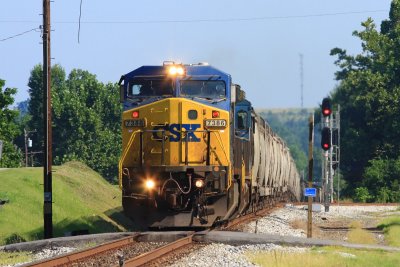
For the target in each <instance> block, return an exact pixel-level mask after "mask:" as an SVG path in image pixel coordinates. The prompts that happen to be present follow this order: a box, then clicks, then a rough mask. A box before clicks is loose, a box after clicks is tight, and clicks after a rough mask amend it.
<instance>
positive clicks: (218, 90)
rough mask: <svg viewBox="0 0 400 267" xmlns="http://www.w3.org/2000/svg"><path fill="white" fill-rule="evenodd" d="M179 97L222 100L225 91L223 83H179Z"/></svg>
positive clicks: (191, 81)
mask: <svg viewBox="0 0 400 267" xmlns="http://www.w3.org/2000/svg"><path fill="white" fill-rule="evenodd" d="M181 95H182V96H187V97H201V98H207V99H224V98H225V97H226V89H225V82H224V81H208V80H207V81H193V80H190V81H181Z"/></svg>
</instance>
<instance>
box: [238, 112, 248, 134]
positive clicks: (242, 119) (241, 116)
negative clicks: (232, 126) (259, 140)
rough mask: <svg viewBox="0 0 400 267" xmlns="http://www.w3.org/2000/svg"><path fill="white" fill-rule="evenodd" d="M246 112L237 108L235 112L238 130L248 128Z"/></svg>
mask: <svg viewBox="0 0 400 267" xmlns="http://www.w3.org/2000/svg"><path fill="white" fill-rule="evenodd" d="M247 116H248V115H247V112H246V111H245V110H239V111H238V113H237V123H238V124H237V128H238V129H239V130H245V129H247V128H249V126H248V125H247V121H248V118H247Z"/></svg>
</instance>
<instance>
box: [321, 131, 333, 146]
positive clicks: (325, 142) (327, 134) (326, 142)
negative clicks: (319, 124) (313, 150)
mask: <svg viewBox="0 0 400 267" xmlns="http://www.w3.org/2000/svg"><path fill="white" fill-rule="evenodd" d="M321 147H322V149H323V150H325V151H328V150H329V149H330V148H331V130H330V129H329V128H328V127H324V128H323V129H322V132H321Z"/></svg>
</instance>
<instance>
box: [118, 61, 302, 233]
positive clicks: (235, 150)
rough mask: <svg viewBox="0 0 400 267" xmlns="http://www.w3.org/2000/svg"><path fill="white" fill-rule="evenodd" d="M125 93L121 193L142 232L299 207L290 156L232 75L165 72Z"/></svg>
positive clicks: (141, 71)
mask: <svg viewBox="0 0 400 267" xmlns="http://www.w3.org/2000/svg"><path fill="white" fill-rule="evenodd" d="M119 84H120V96H121V103H123V114H122V154H121V158H120V161H119V186H120V188H121V190H122V206H123V210H124V212H125V213H126V214H127V215H128V216H129V217H130V218H132V220H133V221H134V222H135V223H136V224H137V225H138V226H141V227H144V228H150V229H169V228H180V229H182V228H189V229H204V228H209V227H213V226H216V225H219V224H222V223H226V222H228V221H229V220H231V219H233V218H236V217H238V216H241V215H244V214H246V213H249V212H254V211H256V210H258V209H260V208H262V207H263V206H264V205H266V204H271V203H274V202H276V201H278V200H283V199H287V198H292V199H293V200H294V199H299V197H300V177H299V174H298V171H297V169H296V166H295V163H294V161H293V159H292V157H291V155H290V152H289V149H288V148H287V146H286V145H285V143H284V142H283V140H282V139H281V138H279V137H278V136H277V135H276V134H275V133H274V132H273V131H272V129H271V128H270V127H269V125H268V124H267V123H266V122H265V121H264V120H263V118H261V117H260V116H259V115H258V114H257V113H256V112H255V111H254V109H253V107H252V105H251V103H250V102H249V101H248V100H247V99H246V97H245V93H244V91H243V90H242V89H241V87H240V86H239V85H237V84H234V83H233V82H232V78H231V76H230V75H229V74H226V73H224V72H222V71H220V70H218V69H217V68H214V67H212V66H210V65H208V64H207V63H199V64H188V65H184V64H176V63H175V62H164V63H163V65H161V66H142V67H140V68H138V69H135V70H133V71H131V72H129V73H127V74H125V75H123V76H122V77H121V79H120V82H119Z"/></svg>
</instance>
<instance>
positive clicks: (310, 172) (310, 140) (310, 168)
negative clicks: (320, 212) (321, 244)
mask: <svg viewBox="0 0 400 267" xmlns="http://www.w3.org/2000/svg"><path fill="white" fill-rule="evenodd" d="M308 127H309V134H308V187H309V188H312V176H313V166H314V158H313V146H314V115H310V119H309V121H308ZM312 200H313V197H310V196H309V197H308V224H307V238H311V237H312Z"/></svg>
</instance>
